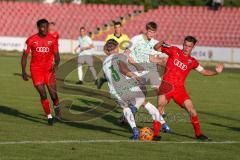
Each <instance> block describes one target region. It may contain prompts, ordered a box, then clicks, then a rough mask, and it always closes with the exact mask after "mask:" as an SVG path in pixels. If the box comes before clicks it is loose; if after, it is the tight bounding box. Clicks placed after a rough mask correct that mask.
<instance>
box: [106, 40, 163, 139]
mask: <svg viewBox="0 0 240 160" xmlns="http://www.w3.org/2000/svg"><path fill="white" fill-rule="evenodd" d="M104 51H105V53H106V54H107V55H108V57H107V58H106V59H105V60H104V62H103V71H104V74H105V75H106V78H107V80H108V86H109V92H110V94H111V95H112V97H113V98H115V99H116V100H117V102H118V104H119V105H120V106H121V107H122V108H123V114H124V116H125V118H126V119H127V122H128V123H129V125H130V126H131V128H132V131H133V139H134V140H137V139H138V138H139V131H138V128H137V126H136V122H135V119H134V115H133V112H132V109H138V108H139V107H140V106H141V105H144V106H145V108H146V109H147V110H148V112H149V114H150V115H151V116H152V118H153V128H154V139H153V140H160V136H159V130H160V126H161V124H164V123H165V121H164V119H163V117H162V116H161V115H160V113H159V111H158V110H157V108H156V107H155V106H154V105H152V104H151V103H150V102H146V101H145V95H144V93H143V92H142V90H141V89H140V85H141V84H142V79H141V78H140V77H139V76H137V75H136V74H135V73H134V72H133V71H131V70H130V68H131V67H129V66H130V64H128V57H127V55H125V54H120V53H118V43H117V41H116V40H114V39H110V40H108V41H107V43H106V44H105V46H104ZM127 77H128V78H127Z"/></svg>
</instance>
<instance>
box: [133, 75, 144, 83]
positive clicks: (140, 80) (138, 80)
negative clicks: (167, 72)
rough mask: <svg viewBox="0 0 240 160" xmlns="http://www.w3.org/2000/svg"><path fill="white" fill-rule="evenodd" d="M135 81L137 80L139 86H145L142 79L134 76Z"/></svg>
mask: <svg viewBox="0 0 240 160" xmlns="http://www.w3.org/2000/svg"><path fill="white" fill-rule="evenodd" d="M133 79H135V80H136V81H137V83H138V85H143V80H142V78H140V77H138V76H134V77H133Z"/></svg>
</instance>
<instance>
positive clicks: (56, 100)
mask: <svg viewBox="0 0 240 160" xmlns="http://www.w3.org/2000/svg"><path fill="white" fill-rule="evenodd" d="M53 104H54V106H58V105H59V98H58V96H57V98H56V99H55V101H54V102H53Z"/></svg>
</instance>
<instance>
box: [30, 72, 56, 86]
mask: <svg viewBox="0 0 240 160" xmlns="http://www.w3.org/2000/svg"><path fill="white" fill-rule="evenodd" d="M31 76H32V81H33V85H34V86H37V85H40V84H46V85H50V84H56V75H55V73H54V72H53V71H52V69H31Z"/></svg>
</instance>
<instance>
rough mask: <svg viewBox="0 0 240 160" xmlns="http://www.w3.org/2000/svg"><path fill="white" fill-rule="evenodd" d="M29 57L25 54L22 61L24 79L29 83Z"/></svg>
mask: <svg viewBox="0 0 240 160" xmlns="http://www.w3.org/2000/svg"><path fill="white" fill-rule="evenodd" d="M27 57H28V54H26V53H25V52H23V54H22V59H21V66H22V78H23V80H24V81H28V75H27V72H26V66H27Z"/></svg>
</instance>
